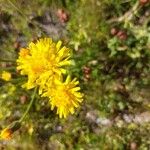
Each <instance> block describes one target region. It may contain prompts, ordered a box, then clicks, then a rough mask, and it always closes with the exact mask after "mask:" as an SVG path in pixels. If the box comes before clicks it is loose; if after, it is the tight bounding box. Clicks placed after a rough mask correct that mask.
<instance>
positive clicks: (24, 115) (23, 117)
mask: <svg viewBox="0 0 150 150" xmlns="http://www.w3.org/2000/svg"><path fill="white" fill-rule="evenodd" d="M36 92H37V88H35V89H34V92H33V95H32V98H31V101H30V103H29V105H28V107H27V109H26V111H25V112H24V114H23V115H22V117H21V118H20V120H19V122H22V121H23V120H24V119H25V117H26V116H27V114H28V112H29V111H30V108H31V106H32V104H33V102H34V99H35V95H36Z"/></svg>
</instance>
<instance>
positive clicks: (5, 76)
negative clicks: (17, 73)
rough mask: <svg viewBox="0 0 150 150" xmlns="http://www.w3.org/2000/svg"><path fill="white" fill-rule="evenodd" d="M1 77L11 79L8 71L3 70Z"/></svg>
mask: <svg viewBox="0 0 150 150" xmlns="http://www.w3.org/2000/svg"><path fill="white" fill-rule="evenodd" d="M1 78H2V79H3V80H5V81H10V80H11V73H9V72H7V71H3V72H2V75H1Z"/></svg>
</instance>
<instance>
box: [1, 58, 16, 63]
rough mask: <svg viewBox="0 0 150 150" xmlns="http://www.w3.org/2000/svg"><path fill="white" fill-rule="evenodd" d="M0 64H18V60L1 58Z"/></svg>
mask: <svg viewBox="0 0 150 150" xmlns="http://www.w3.org/2000/svg"><path fill="white" fill-rule="evenodd" d="M0 62H13V63H14V62H16V60H13V59H3V58H0Z"/></svg>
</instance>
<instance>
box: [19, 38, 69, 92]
mask: <svg viewBox="0 0 150 150" xmlns="http://www.w3.org/2000/svg"><path fill="white" fill-rule="evenodd" d="M61 46H62V42H61V41H58V42H57V43H54V42H53V41H52V39H51V38H44V39H40V40H38V41H37V42H36V43H33V42H31V43H30V44H29V47H28V48H26V49H25V48H23V49H21V50H20V53H19V58H18V60H17V64H18V67H17V69H18V70H20V71H21V74H22V75H27V76H28V81H27V83H26V84H25V85H24V87H26V88H27V89H31V88H33V87H36V86H37V85H38V86H39V87H40V94H41V93H42V90H43V89H44V88H45V87H46V84H47V83H50V82H51V81H52V80H54V79H55V78H59V77H60V76H61V74H65V73H66V69H65V66H68V65H70V64H71V60H70V55H71V54H70V49H68V48H67V47H65V46H64V47H61Z"/></svg>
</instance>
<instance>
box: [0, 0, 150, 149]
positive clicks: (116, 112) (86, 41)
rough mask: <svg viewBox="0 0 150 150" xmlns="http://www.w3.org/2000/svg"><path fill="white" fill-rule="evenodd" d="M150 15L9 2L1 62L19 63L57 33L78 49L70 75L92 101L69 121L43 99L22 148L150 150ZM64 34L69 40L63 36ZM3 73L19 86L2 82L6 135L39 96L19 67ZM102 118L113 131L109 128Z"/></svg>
mask: <svg viewBox="0 0 150 150" xmlns="http://www.w3.org/2000/svg"><path fill="white" fill-rule="evenodd" d="M149 7H150V4H149V3H147V4H144V5H143V4H141V3H139V1H138V0H126V1H120V0H88V1H87V0H78V1H75V0H60V1H59V0H57V1H55V0H38V1H29V0H27V1H23V0H22V1H18V0H13V1H8V0H7V1H4V0H1V2H0V8H1V11H0V16H1V18H2V19H1V21H0V25H1V27H2V28H1V29H0V35H1V39H0V44H1V45H0V54H1V57H0V58H7V59H16V58H17V57H18V51H19V49H20V47H24V46H26V45H27V43H28V42H29V41H32V40H33V41H34V40H35V39H38V38H39V37H43V36H50V35H51V33H54V35H53V36H54V38H55V39H58V37H61V38H62V39H61V40H63V41H64V43H68V44H69V45H70V47H71V48H72V49H73V53H74V60H75V61H74V65H73V66H72V68H71V69H70V70H72V74H73V75H74V76H76V77H78V78H80V81H81V87H82V91H83V92H84V93H85V99H84V102H83V104H82V107H81V109H80V110H78V111H77V112H76V115H75V116H70V117H69V118H68V119H67V120H63V119H62V120H60V119H58V118H57V117H56V116H55V112H54V113H53V112H52V111H51V110H50V108H49V107H48V106H47V105H48V100H47V99H44V98H42V99H40V98H39V97H38V96H36V101H35V103H34V105H33V107H32V110H31V112H30V114H29V116H28V118H27V120H26V122H24V124H23V126H22V128H21V129H20V131H21V132H20V133H16V134H15V135H14V137H15V138H16V143H20V142H21V143H24V145H23V146H21V145H19V144H18V147H19V148H21V149H35V147H36V149H52V148H54V149H56V150H57V149H58V150H59V149H62V150H63V149H77V150H78V149H80V150H81V149H94V150H98V149H104V150H107V149H108V150H109V149H114V150H124V149H130V150H132V149H131V147H132V146H135V145H136V149H139V150H148V148H149V147H150V143H149V141H150V140H149V131H150V130H149V128H150V127H149V121H148V122H146V121H145V122H144V121H143V120H144V119H143V118H144V117H146V118H147V120H148V118H149V117H148V116H144V117H143V118H142V119H141V122H140V121H139V122H138V121H137V120H136V117H137V118H138V117H139V116H142V115H141V114H142V113H143V112H149V109H150V102H149V97H150V94H149V93H150V92H149V91H150V76H149V74H150V14H149V13H150V12H149ZM133 8H134V9H133ZM58 9H63V10H64V11H65V12H66V13H68V15H69V19H68V21H66V22H61V20H60V18H59V16H58V15H57V13H58V12H57V11H58ZM51 17H52V18H51ZM57 28H60V30H61V31H62V30H63V31H65V35H61V36H58V34H60V32H59V31H60V30H57ZM49 33H50V34H49ZM61 33H64V32H61ZM0 65H1V70H0V71H2V70H9V71H11V72H12V74H13V80H12V81H11V83H9V82H8V83H7V82H4V81H2V80H0V84H1V87H0V104H1V106H2V108H1V110H0V118H1V120H0V126H1V128H2V127H4V126H6V124H9V123H11V122H13V121H14V120H16V119H18V118H20V117H21V114H23V112H24V111H25V109H26V107H27V106H28V103H29V99H30V98H31V95H32V91H25V90H23V89H22V88H21V83H22V82H23V81H24V79H23V78H21V79H18V76H19V75H18V74H17V73H16V72H15V68H14V67H15V66H14V63H8V62H6V64H5V63H1V64H0ZM18 81H19V82H18ZM22 95H25V96H27V97H26V98H27V99H26V100H25V99H21V96H22ZM124 115H129V116H130V115H131V116H132V119H131V120H132V121H130V122H126V120H125V119H124V118H123V116H124ZM102 118H107V119H109V120H110V122H111V123H110V124H109V123H108V124H107V125H102V124H101V121H100V123H99V122H98V120H102ZM149 120H150V119H149ZM97 122H98V123H97ZM15 138H14V139H15ZM14 141H15V140H14ZM0 146H3V145H0ZM9 147H12V145H11V144H10V145H9V144H8V145H7V146H6V148H7V149H10V148H9ZM11 149H16V146H14V147H13V148H11Z"/></svg>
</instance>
